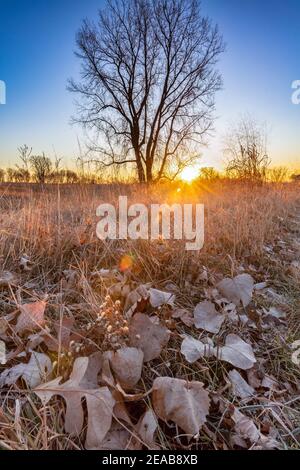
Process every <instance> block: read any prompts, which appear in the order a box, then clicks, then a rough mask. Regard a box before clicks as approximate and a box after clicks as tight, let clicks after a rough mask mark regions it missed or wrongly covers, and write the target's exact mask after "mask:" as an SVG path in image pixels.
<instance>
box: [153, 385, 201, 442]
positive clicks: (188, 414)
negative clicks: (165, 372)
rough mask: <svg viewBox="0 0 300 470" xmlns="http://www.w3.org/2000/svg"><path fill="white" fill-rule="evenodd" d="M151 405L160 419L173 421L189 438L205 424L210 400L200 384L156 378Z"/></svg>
mask: <svg viewBox="0 0 300 470" xmlns="http://www.w3.org/2000/svg"><path fill="white" fill-rule="evenodd" d="M152 403H153V408H154V411H155V413H156V414H157V416H158V417H159V418H160V419H162V420H163V421H165V422H168V421H173V422H174V423H176V424H177V425H178V426H179V427H180V428H181V429H183V430H184V431H185V432H186V434H188V435H189V437H190V438H191V437H193V436H195V435H196V434H197V433H198V432H199V430H200V429H201V427H202V426H203V424H204V423H205V422H206V416H207V415H208V412H209V404H210V400H209V396H208V392H207V391H206V390H205V389H204V388H203V384H202V383H201V382H195V381H193V382H188V381H186V380H181V379H174V378H171V377H158V378H157V379H155V380H154V382H153V387H152Z"/></svg>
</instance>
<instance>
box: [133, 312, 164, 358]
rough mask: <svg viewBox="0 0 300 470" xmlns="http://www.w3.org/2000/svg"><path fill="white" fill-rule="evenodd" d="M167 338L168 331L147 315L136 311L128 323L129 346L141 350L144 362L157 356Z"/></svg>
mask: <svg viewBox="0 0 300 470" xmlns="http://www.w3.org/2000/svg"><path fill="white" fill-rule="evenodd" d="M169 339H170V331H169V330H168V329H167V328H166V327H165V326H163V325H161V324H154V323H153V322H152V321H151V319H150V318H149V317H148V315H144V314H143V313H136V314H135V315H134V317H133V318H132V319H131V322H130V325H129V341H130V346H133V347H135V348H138V349H141V350H142V351H143V353H144V361H145V362H149V361H152V359H156V358H157V357H159V356H160V353H161V351H162V349H163V347H165V346H166V345H167V344H168V341H169Z"/></svg>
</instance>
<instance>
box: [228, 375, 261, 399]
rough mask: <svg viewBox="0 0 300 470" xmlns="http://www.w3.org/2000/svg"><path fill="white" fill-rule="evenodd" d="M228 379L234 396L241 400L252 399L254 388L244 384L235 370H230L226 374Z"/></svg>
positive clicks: (243, 380) (244, 381)
mask: <svg viewBox="0 0 300 470" xmlns="http://www.w3.org/2000/svg"><path fill="white" fill-rule="evenodd" d="M228 377H229V379H230V382H231V385H232V389H233V393H234V395H236V396H237V397H239V398H242V399H244V398H248V397H252V396H253V395H254V393H255V390H254V388H252V387H251V386H250V385H249V384H248V383H247V382H246V380H245V379H243V377H242V376H241V374H240V373H239V372H238V371H237V370H235V369H232V370H231V371H230V372H229V373H228Z"/></svg>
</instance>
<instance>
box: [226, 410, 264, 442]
mask: <svg viewBox="0 0 300 470" xmlns="http://www.w3.org/2000/svg"><path fill="white" fill-rule="evenodd" d="M232 419H233V421H234V423H235V426H234V429H235V432H236V433H237V435H238V436H239V437H242V438H243V439H249V441H250V442H251V443H252V444H256V443H257V442H258V440H259V438H260V432H259V430H258V428H257V426H256V425H255V424H254V421H253V420H252V419H250V418H248V417H247V416H245V415H243V414H242V413H241V412H240V411H239V410H238V409H237V408H234V412H233V414H232Z"/></svg>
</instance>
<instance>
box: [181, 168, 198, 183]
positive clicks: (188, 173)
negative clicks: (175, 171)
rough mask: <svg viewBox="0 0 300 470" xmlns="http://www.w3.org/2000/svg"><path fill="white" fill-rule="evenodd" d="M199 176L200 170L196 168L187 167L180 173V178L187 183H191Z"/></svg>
mask: <svg viewBox="0 0 300 470" xmlns="http://www.w3.org/2000/svg"><path fill="white" fill-rule="evenodd" d="M197 176H199V168H198V167H196V166H187V167H186V168H185V169H184V170H182V172H181V173H180V178H181V179H182V180H183V181H186V182H187V183H191V182H192V181H193V180H194V179H196V178H197Z"/></svg>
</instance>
